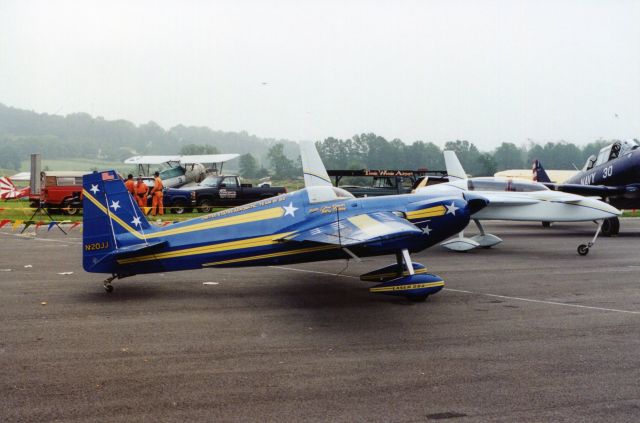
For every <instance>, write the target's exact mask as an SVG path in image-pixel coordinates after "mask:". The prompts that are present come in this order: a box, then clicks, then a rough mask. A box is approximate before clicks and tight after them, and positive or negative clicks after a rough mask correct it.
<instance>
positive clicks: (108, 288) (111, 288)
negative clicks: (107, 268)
mask: <svg viewBox="0 0 640 423" xmlns="http://www.w3.org/2000/svg"><path fill="white" fill-rule="evenodd" d="M104 290H105V291H107V292H113V285H111V284H110V283H105V284H104Z"/></svg>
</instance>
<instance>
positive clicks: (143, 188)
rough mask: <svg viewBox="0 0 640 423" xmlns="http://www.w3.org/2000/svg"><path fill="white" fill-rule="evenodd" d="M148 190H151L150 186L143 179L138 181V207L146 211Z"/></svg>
mask: <svg viewBox="0 0 640 423" xmlns="http://www.w3.org/2000/svg"><path fill="white" fill-rule="evenodd" d="M147 191H149V187H148V186H147V184H145V183H144V182H142V181H138V182H136V197H135V198H136V201H137V202H138V207H140V209H141V210H142V211H143V212H144V208H145V207H147Z"/></svg>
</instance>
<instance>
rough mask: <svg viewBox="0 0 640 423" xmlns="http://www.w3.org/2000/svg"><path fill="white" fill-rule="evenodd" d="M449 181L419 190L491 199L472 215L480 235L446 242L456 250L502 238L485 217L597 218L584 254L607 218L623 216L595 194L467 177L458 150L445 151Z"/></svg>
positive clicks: (582, 246) (582, 249) (582, 251)
mask: <svg viewBox="0 0 640 423" xmlns="http://www.w3.org/2000/svg"><path fill="white" fill-rule="evenodd" d="M444 160H445V164H446V166H447V174H448V177H449V182H445V183H442V184H437V185H432V186H427V187H419V188H417V189H416V192H417V193H428V192H433V193H435V192H438V191H440V190H445V192H446V191H448V190H450V189H451V188H456V189H459V190H460V191H462V192H465V193H469V192H475V193H476V194H479V195H481V196H482V197H485V198H487V199H488V200H489V205H488V206H487V207H485V208H483V209H482V210H479V211H478V212H476V213H474V214H473V216H472V217H471V218H472V219H473V221H474V222H475V224H476V226H478V229H479V230H480V235H476V236H474V237H472V238H465V237H464V233H462V232H461V233H460V236H459V237H457V238H454V239H451V240H448V241H446V242H444V243H443V244H442V245H443V246H444V247H445V248H448V249H450V250H454V251H467V250H471V249H473V248H478V247H483V248H489V247H492V246H494V245H496V244H498V243H500V242H502V240H501V239H500V238H499V237H497V236H495V235H493V234H487V233H485V231H484V228H483V227H482V224H481V223H480V221H481V220H515V221H538V222H590V221H595V222H596V223H597V224H598V229H597V230H596V233H595V235H594V237H593V239H592V240H591V241H590V242H588V243H587V244H580V246H578V253H579V254H580V255H582V256H584V255H587V254H588V253H589V248H590V247H592V246H593V244H594V243H595V241H596V239H597V237H598V234H599V233H600V228H601V227H602V222H603V220H604V219H607V218H610V217H615V216H619V215H620V214H621V213H620V210H618V209H616V208H614V207H612V206H610V205H609V204H607V203H604V202H602V201H599V200H597V199H594V198H587V197H582V196H580V195H575V194H568V193H563V192H556V191H551V190H549V189H548V188H547V187H546V186H544V185H543V184H540V183H537V182H529V181H525V180H512V179H504V178H495V177H484V178H467V174H466V173H465V171H464V169H463V168H462V165H461V164H460V161H459V160H458V157H457V156H456V153H455V152H453V151H445V152H444Z"/></svg>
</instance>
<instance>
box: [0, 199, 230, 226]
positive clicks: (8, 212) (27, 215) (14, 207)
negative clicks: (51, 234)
mask: <svg viewBox="0 0 640 423" xmlns="http://www.w3.org/2000/svg"><path fill="white" fill-rule="evenodd" d="M0 209H2V210H0V220H4V219H9V220H12V221H15V220H29V219H31V216H32V215H33V212H34V211H36V209H34V208H32V207H29V202H28V201H0ZM220 210H224V208H216V209H213V212H216V211H220ZM204 215H205V213H185V214H173V213H170V212H169V211H167V210H165V215H164V216H156V217H154V216H151V215H149V216H148V217H147V218H148V219H149V221H155V220H157V219H160V220H162V221H163V222H166V221H169V222H174V221H182V220H187V219H192V218H194V217H202V216H204ZM51 217H52V218H53V219H54V220H56V221H63V220H69V221H71V222H81V221H82V215H79V216H67V215H66V214H62V213H52V214H51ZM33 220H35V221H39V220H42V221H45V222H48V221H49V217H48V216H47V215H46V214H45V213H43V212H38V214H36V215H35V216H34V218H33Z"/></svg>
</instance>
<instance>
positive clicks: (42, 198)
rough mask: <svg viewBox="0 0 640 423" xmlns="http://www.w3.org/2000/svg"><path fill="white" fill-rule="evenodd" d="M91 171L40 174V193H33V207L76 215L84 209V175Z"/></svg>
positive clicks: (31, 198)
mask: <svg viewBox="0 0 640 423" xmlns="http://www.w3.org/2000/svg"><path fill="white" fill-rule="evenodd" d="M87 173H89V172H76V171H62V172H50V171H45V172H42V173H41V174H40V180H41V182H40V183H41V188H40V195H37V194H34V193H31V194H30V195H29V201H30V203H31V207H34V208H37V207H39V206H42V207H46V208H47V210H48V211H49V212H50V213H55V212H58V211H59V210H61V211H62V212H63V213H64V214H68V215H71V216H73V215H76V214H79V213H80V211H81V210H82V176H83V175H86V174H87Z"/></svg>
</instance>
